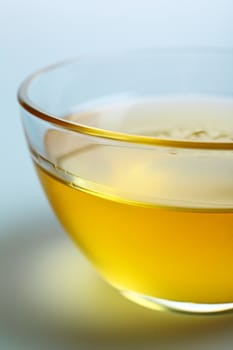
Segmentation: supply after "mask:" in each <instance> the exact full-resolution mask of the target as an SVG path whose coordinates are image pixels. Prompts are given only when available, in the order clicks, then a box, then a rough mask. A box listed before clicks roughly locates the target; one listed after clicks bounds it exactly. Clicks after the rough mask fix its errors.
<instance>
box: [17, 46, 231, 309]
mask: <svg viewBox="0 0 233 350" xmlns="http://www.w3.org/2000/svg"><path fill="white" fill-rule="evenodd" d="M232 59H233V52H231V51H226V50H225V51H224V50H223V51H216V50H204V49H203V50H186V51H185V50H148V51H147V50H145V51H143V52H139V53H124V54H119V55H106V56H95V57H86V58H85V57H83V58H80V59H77V60H72V61H67V62H64V63H61V64H58V65H54V66H51V67H48V68H45V69H43V70H41V71H40V72H38V73H36V74H34V75H32V76H31V77H29V78H28V79H27V80H25V82H24V83H23V84H22V85H21V87H20V89H19V93H18V100H19V103H20V105H21V115H22V122H23V126H24V130H25V134H26V138H27V142H28V145H29V149H30V153H31V157H32V159H33V162H34V165H35V169H36V172H37V174H38V176H39V179H40V182H41V184H42V187H43V189H44V191H45V193H46V196H47V198H48V200H49V202H50V204H51V207H52V208H53V210H54V212H55V214H56V216H57V218H58V220H59V221H60V223H61V225H62V226H63V228H64V229H65V231H66V232H67V234H68V235H70V237H71V238H72V240H73V241H74V242H75V243H76V244H77V246H78V247H79V248H80V249H81V251H82V252H83V254H84V255H85V256H87V257H88V259H89V260H90V261H91V262H92V264H93V266H94V267H95V268H96V270H97V271H98V272H99V273H100V275H101V276H103V278H104V279H105V280H106V281H108V282H109V283H110V284H111V285H112V286H113V287H114V288H116V289H117V290H118V291H119V292H120V293H121V294H122V295H124V296H125V297H126V298H128V299H130V300H132V301H134V302H136V303H138V304H140V305H143V306H145V307H149V308H151V309H155V310H157V309H161V308H162V309H164V310H167V309H168V310H174V311H180V312H188V313H203V314H209V313H221V312H225V311H230V310H232V309H233V281H232V271H233V254H232V253H233V249H232V247H233V235H232V234H233V181H232V176H233V161H232V157H233V117H232V116H233V70H232Z"/></svg>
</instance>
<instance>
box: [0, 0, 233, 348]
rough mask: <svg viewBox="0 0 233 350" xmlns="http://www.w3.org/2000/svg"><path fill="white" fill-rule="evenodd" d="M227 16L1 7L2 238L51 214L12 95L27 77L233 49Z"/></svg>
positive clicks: (151, 0)
mask: <svg viewBox="0 0 233 350" xmlns="http://www.w3.org/2000/svg"><path fill="white" fill-rule="evenodd" d="M232 15H233V2H232V1H231V0H195V1H193V0H176V1H175V0H143V1H142V0H117V1H114V0H83V1H81V0H66V1H64V0H50V1H49V0H40V1H37V0H20V1H17V0H0V112H1V124H0V125H1V126H0V157H1V165H0V167H1V172H0V176H1V181H0V196H1V202H0V234H1V235H6V236H7V235H10V234H11V232H10V231H9V228H8V227H9V221H14V222H15V223H16V225H17V223H18V224H19V225H20V222H21V221H22V218H23V219H25V218H27V216H30V213H31V211H33V210H34V211H35V210H36V211H37V212H38V213H43V212H45V211H46V212H47V211H48V210H49V209H48V205H47V202H46V200H45V198H44V195H43V193H42V191H41V189H40V187H39V184H38V181H37V179H36V176H35V174H34V170H33V168H32V165H31V162H30V159H29V154H28V151H27V148H26V145H25V140H24V136H23V132H22V128H21V124H20V119H19V113H18V105H17V102H16V91H17V88H18V86H19V84H20V82H21V81H22V80H23V79H24V78H25V77H26V76H27V75H28V74H29V73H31V72H33V71H34V70H36V69H38V68H40V67H41V66H44V65H47V64H49V63H53V62H54V61H59V60H63V59H64V58H69V57H72V56H77V55H79V54H80V53H87V52H93V51H101V50H105V51H106V50H111V49H114V50H116V49H117V48H142V47H154V46H158V47H168V46H191V47H192V46H198V47H200V46H214V47H233V20H232ZM232 69H233V65H232ZM51 215H52V214H51ZM0 283H1V282H0ZM220 343H221V344H220ZM214 344H215V346H216V349H220V348H221V349H231V348H232V347H233V336H230V334H226V336H225V338H224V342H223V338H221V339H219V343H218V339H215V340H214V343H212V341H211V340H209V346H210V348H212V349H214V348H215V347H214ZM224 344H225V345H224ZM231 344H232V345H231ZM224 346H225V347H224ZM199 348H201V347H199ZM205 348H208V344H206V347H205Z"/></svg>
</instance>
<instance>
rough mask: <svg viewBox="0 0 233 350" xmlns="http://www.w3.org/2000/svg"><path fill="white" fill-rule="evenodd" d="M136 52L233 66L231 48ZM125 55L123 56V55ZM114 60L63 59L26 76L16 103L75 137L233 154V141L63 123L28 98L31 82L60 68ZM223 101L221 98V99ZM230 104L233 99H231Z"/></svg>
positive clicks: (103, 56)
mask: <svg viewBox="0 0 233 350" xmlns="http://www.w3.org/2000/svg"><path fill="white" fill-rule="evenodd" d="M139 52H146V53H148V52H149V53H151V52H152V54H156V55H160V54H163V55H165V54H166V55H171V54H175V55H180V56H181V55H185V54H186V55H190V54H191V55H198V54H199V55H200V54H202V55H203V54H211V55H219V54H220V55H223V54H224V55H228V56H229V55H231V56H232V62H233V48H216V47H207V48H203V47H201V48H182V47H181V48H153V49H151V48H150V49H146V50H145V49H143V50H140V51H139ZM135 53H136V54H138V51H137V50H136V51H133V50H130V51H127V54H128V55H129V54H133V55H135ZM124 55H126V53H125V52H124ZM108 57H110V58H113V57H114V59H116V58H117V57H121V58H122V57H124V56H123V55H122V53H121V52H120V53H119V51H118V52H117V53H114V54H113V53H112V52H111V53H109V52H108V53H107V54H106V53H105V54H103V53H100V54H98V53H95V54H90V55H88V54H87V55H83V56H81V55H80V56H79V57H76V58H72V59H66V60H63V61H60V62H57V63H54V64H51V65H48V66H45V67H43V68H41V69H39V70H37V71H36V72H34V73H33V74H31V75H29V76H28V77H27V78H26V79H25V80H24V81H23V82H22V83H21V85H20V86H19V89H18V91H17V99H18V102H19V104H20V106H21V107H22V108H23V109H24V110H26V111H27V112H29V113H30V114H32V115H33V116H34V117H36V118H39V119H41V120H43V121H46V122H48V123H51V124H53V125H55V126H57V127H60V128H63V129H67V130H69V131H73V132H76V133H80V134H84V135H89V136H93V137H97V138H103V139H109V140H112V141H119V142H127V143H133V144H141V145H151V146H164V147H172V148H191V149H207V150H208V149H209V150H233V141H229V142H216V141H198V140H183V139H180V140H176V139H167V138H159V137H154V136H144V135H138V134H137V135H136V134H129V133H123V132H118V131H111V130H108V129H103V128H96V127H92V126H88V125H85V124H80V123H78V122H74V121H70V120H67V119H62V118H60V117H58V116H56V115H55V114H52V113H48V112H46V111H44V110H42V109H41V108H40V107H39V106H37V105H36V104H35V103H34V102H33V101H32V100H31V99H30V97H29V90H30V87H31V84H32V83H33V81H34V80H35V79H37V78H39V77H41V76H43V75H45V74H46V73H47V72H49V71H51V70H55V69H58V68H60V67H63V66H68V65H71V64H77V63H78V62H81V61H82V62H85V60H87V61H88V60H92V61H94V60H97V59H100V60H101V59H104V60H106V58H108ZM221 97H222V96H221ZM232 100H233V96H232Z"/></svg>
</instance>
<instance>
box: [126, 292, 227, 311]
mask: <svg viewBox="0 0 233 350" xmlns="http://www.w3.org/2000/svg"><path fill="white" fill-rule="evenodd" d="M120 293H121V294H122V295H123V296H124V297H126V298H127V299H129V300H131V301H133V302H135V303H137V304H139V305H141V306H144V307H146V308H149V309H152V310H160V311H165V310H168V311H173V312H181V313H191V314H204V315H208V314H211V315H212V314H216V313H225V312H230V311H233V303H217V304H213V303H210V304H202V303H201V304H198V303H191V302H180V301H173V300H166V299H160V298H155V297H151V296H147V295H143V294H139V293H135V292H131V291H120Z"/></svg>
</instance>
